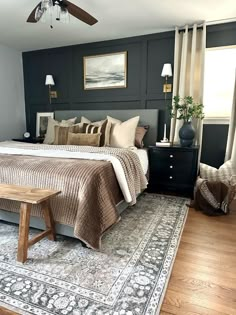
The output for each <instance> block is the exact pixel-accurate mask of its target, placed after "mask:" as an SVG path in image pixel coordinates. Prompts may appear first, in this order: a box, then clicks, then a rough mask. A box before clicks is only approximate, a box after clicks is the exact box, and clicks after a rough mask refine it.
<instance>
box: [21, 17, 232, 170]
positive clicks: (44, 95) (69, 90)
mask: <svg viewBox="0 0 236 315" xmlns="http://www.w3.org/2000/svg"><path fill="white" fill-rule="evenodd" d="M235 31H236V22H233V23H226V24H218V25H211V26H207V47H218V46H227V45H235V44H236V36H235ZM174 36H175V34H174V31H170V32H162V33H157V34H150V35H144V36H136V37H130V38H124V39H117V40H109V41H102V42H95V43H89V44H82V45H74V46H67V47H60V48H53V49H46V50H38V51H31V52H25V53H23V64H24V79H25V100H26V118H27V128H28V129H29V131H31V132H32V133H33V134H34V133H35V122H36V113H37V112H45V111H49V112H50V111H55V110H79V109H81V110H87V109H88V110H89V109H93V110H94V109H97V110H100V109H103V110H104V109H145V108H148V109H159V124H158V140H159V139H162V137H163V124H164V110H165V101H164V93H163V92H162V87H163V83H164V79H163V78H162V77H161V70H162V67H163V64H164V63H171V64H172V66H173V64H174ZM120 51H127V54H128V81H127V88H126V89H109V90H100V91H99V90H87V91H84V89H83V57H84V56H89V55H97V54H104V53H112V52H120ZM46 74H53V76H54V78H55V81H56V86H55V89H56V90H57V92H58V99H56V100H53V102H52V104H51V106H50V105H49V104H48V89H47V87H46V86H45V85H44V82H45V77H46ZM169 83H172V78H170V80H169ZM171 97H172V93H169V94H168V102H169V103H170V102H171ZM223 128H224V132H223V133H222V135H219V136H220V138H219V142H220V143H221V148H220V150H219V148H218V146H217V145H215V146H214V147H211V148H209V147H208V145H207V144H208V143H209V142H210V141H211V138H209V137H210V135H211V133H212V132H213V133H217V134H219V132H218V130H221V129H222V128H221V127H219V125H211V126H210V127H208V126H207V125H205V126H204V129H205V132H204V134H203V142H204V148H203V152H202V160H203V161H204V162H205V163H208V164H210V165H212V166H219V165H221V164H222V163H223V160H222V156H223V154H222V151H224V148H225V146H226V139H227V132H226V128H228V126H227V125H225V127H223Z"/></svg>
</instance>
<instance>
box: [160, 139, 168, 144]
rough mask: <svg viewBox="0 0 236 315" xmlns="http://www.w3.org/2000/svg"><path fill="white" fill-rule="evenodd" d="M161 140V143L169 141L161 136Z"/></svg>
mask: <svg viewBox="0 0 236 315" xmlns="http://www.w3.org/2000/svg"><path fill="white" fill-rule="evenodd" d="M161 142H162V143H167V142H169V140H168V139H167V138H163V139H162V140H161Z"/></svg>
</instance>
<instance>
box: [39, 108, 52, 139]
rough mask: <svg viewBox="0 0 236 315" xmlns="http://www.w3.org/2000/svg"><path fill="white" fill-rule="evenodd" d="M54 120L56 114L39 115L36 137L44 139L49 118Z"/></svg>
mask: <svg viewBox="0 0 236 315" xmlns="http://www.w3.org/2000/svg"><path fill="white" fill-rule="evenodd" d="M49 117H51V118H54V112H46V113H37V118H36V137H40V138H44V137H45V134H46V132H47V127H48V118H49Z"/></svg>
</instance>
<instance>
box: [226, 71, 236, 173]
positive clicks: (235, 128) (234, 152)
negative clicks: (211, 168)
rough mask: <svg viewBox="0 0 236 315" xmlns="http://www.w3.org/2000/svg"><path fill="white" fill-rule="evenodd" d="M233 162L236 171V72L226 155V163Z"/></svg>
mask: <svg viewBox="0 0 236 315" xmlns="http://www.w3.org/2000/svg"><path fill="white" fill-rule="evenodd" d="M228 160H231V161H232V164H233V166H234V168H235V169H236V72H235V84H234V97H233V104H232V112H231V117H230V124H229V133H228V141H227V147H226V154H225V162H226V161H228Z"/></svg>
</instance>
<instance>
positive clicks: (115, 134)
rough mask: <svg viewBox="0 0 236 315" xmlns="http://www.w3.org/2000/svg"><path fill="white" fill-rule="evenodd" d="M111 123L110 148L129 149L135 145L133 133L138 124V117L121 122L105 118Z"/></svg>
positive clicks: (108, 117)
mask: <svg viewBox="0 0 236 315" xmlns="http://www.w3.org/2000/svg"><path fill="white" fill-rule="evenodd" d="M107 119H108V122H111V124H112V126H111V133H110V146H111V147H115V148H129V147H134V145H135V133H136V128H137V126H138V122H139V116H136V117H133V118H131V119H129V120H126V121H124V122H121V121H120V120H118V119H115V118H112V117H110V116H107Z"/></svg>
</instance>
